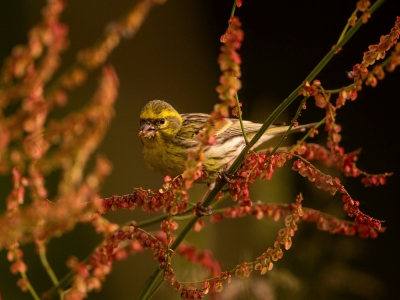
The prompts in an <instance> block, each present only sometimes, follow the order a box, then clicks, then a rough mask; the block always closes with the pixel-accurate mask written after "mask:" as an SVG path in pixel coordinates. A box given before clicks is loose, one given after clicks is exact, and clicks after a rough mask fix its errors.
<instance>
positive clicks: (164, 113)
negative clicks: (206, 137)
mask: <svg viewBox="0 0 400 300" xmlns="http://www.w3.org/2000/svg"><path fill="white" fill-rule="evenodd" d="M209 117H210V116H209V115H207V114H202V113H187V114H179V113H178V112H177V111H176V110H175V109H174V108H173V107H172V106H171V105H170V104H169V103H167V102H165V101H162V100H152V101H150V102H148V103H147V104H146V105H145V106H144V107H143V109H142V111H141V113H140V132H139V137H140V139H141V141H142V144H143V150H142V154H143V158H144V161H145V162H146V165H147V166H148V167H149V168H151V169H153V170H154V171H155V172H157V173H160V174H162V175H163V176H166V175H170V176H172V177H175V176H178V175H180V174H182V173H183V172H184V171H185V161H186V160H187V158H188V153H189V151H190V150H192V149H197V148H198V146H199V144H200V142H199V141H198V140H197V139H196V136H197V134H198V133H199V132H200V131H201V130H202V129H203V128H204V125H205V124H206V122H207V120H208V119H209ZM313 125H314V124H308V125H302V126H297V127H296V130H297V129H305V128H309V127H312V126H313ZM243 126H244V128H245V131H246V135H247V137H248V139H249V140H250V139H252V138H253V136H254V135H255V133H256V132H257V131H258V130H259V129H260V128H261V126H262V124H258V123H253V122H250V121H243ZM287 129H288V126H271V127H270V128H268V129H267V131H266V132H265V133H264V135H263V136H262V137H261V138H260V139H259V141H258V142H257V143H256V144H255V145H254V146H253V148H256V147H257V146H259V145H260V144H262V143H264V142H266V141H268V140H269V139H271V138H273V137H274V136H275V135H279V134H282V133H284V132H286V130H287ZM214 131H215V139H216V143H215V144H214V145H211V146H208V147H207V148H205V150H204V155H205V160H204V161H203V170H204V171H206V172H207V173H208V177H207V178H205V179H203V180H201V181H200V180H198V181H196V182H200V183H208V184H212V183H214V182H215V181H216V179H217V178H218V176H219V174H220V173H221V172H223V171H224V170H225V169H226V167H227V165H228V164H229V163H231V162H233V160H234V159H235V158H236V157H237V156H238V155H239V153H240V152H241V150H242V149H243V148H244V147H245V146H246V142H245V140H244V138H243V135H242V130H241V127H240V121H239V119H224V120H223V122H222V126H221V125H219V126H218V128H217V126H215V128H214Z"/></svg>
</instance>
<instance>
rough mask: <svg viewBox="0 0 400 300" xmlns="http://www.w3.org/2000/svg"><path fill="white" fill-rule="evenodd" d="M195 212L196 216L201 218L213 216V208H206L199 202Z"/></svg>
mask: <svg viewBox="0 0 400 300" xmlns="http://www.w3.org/2000/svg"><path fill="white" fill-rule="evenodd" d="M195 212H196V216H197V217H199V218H201V217H204V216H210V215H211V214H212V208H211V206H207V207H204V206H203V202H202V201H201V202H200V201H199V202H197V204H196V208H195Z"/></svg>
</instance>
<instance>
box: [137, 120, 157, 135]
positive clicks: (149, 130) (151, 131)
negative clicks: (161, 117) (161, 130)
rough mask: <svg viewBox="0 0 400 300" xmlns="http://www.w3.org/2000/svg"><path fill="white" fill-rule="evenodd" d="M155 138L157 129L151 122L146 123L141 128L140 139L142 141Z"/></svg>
mask: <svg viewBox="0 0 400 300" xmlns="http://www.w3.org/2000/svg"><path fill="white" fill-rule="evenodd" d="M155 136H156V128H155V127H154V125H153V124H151V123H150V122H146V123H144V124H143V125H142V126H141V127H140V132H139V137H140V138H141V139H143V138H147V139H152V138H154V137H155Z"/></svg>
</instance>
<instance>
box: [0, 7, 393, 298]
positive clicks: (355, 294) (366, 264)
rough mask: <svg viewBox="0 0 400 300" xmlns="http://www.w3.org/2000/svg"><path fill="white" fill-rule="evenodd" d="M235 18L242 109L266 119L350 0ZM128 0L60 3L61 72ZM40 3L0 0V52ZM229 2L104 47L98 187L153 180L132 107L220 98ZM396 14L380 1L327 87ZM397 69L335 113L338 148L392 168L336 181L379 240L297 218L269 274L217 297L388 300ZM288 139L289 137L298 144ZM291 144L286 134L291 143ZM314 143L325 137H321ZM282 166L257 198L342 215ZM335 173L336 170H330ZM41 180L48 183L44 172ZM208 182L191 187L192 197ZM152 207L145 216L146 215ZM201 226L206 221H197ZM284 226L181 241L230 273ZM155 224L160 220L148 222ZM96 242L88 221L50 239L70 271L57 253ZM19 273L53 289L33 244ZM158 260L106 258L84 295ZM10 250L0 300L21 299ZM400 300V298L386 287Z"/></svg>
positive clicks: (369, 164) (142, 277)
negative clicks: (111, 85) (112, 109)
mask: <svg viewBox="0 0 400 300" xmlns="http://www.w3.org/2000/svg"><path fill="white" fill-rule="evenodd" d="M243 2H244V3H243V6H242V8H240V9H238V10H237V15H238V16H239V17H240V19H241V20H242V22H243V30H244V32H245V39H244V42H243V47H242V49H241V51H240V53H241V56H242V60H243V64H242V73H243V77H242V82H243V88H242V90H241V91H240V93H239V96H240V99H241V101H243V110H244V117H245V118H246V119H250V120H253V121H258V122H263V121H264V120H265V119H266V117H267V116H268V114H269V113H270V112H272V110H273V109H274V107H276V106H277V105H278V104H279V103H280V102H281V101H282V100H283V99H285V98H286V96H288V95H289V93H290V92H291V91H292V90H293V89H294V88H296V87H297V86H298V85H299V84H300V83H301V82H302V81H303V79H304V78H305V77H306V76H307V75H308V73H309V72H310V71H311V70H312V69H313V67H314V66H315V65H316V64H317V63H318V62H319V61H320V59H321V58H322V57H323V56H324V55H325V54H326V53H327V52H328V51H329V49H330V48H331V46H332V45H333V44H334V43H336V41H337V39H338V37H339V35H340V33H341V31H342V29H343V27H344V25H345V23H346V21H347V19H348V17H349V16H350V14H351V13H352V12H353V11H354V8H355V3H356V1H319V0H307V1H273V2H272V1H246V0H244V1H243ZM132 3H134V1H129V0H119V1H117V2H115V1H113V2H112V1H105V0H85V1H69V2H68V7H67V9H66V11H65V13H64V15H63V18H62V21H63V22H64V23H66V24H67V25H68V27H69V37H70V42H71V45H70V47H69V49H68V50H67V51H66V52H65V54H64V56H63V64H62V68H61V70H60V72H62V71H63V70H65V69H66V68H67V67H68V66H69V65H70V64H71V63H72V62H73V61H74V59H75V55H76V52H77V51H78V50H79V49H81V48H83V47H88V46H90V45H92V44H93V43H94V42H95V41H96V39H97V38H98V37H99V36H100V35H101V33H102V32H103V30H104V28H105V27H106V26H107V24H108V23H109V22H111V21H113V20H115V19H116V18H118V17H119V16H120V15H121V14H123V13H124V11H126V10H127V8H129V7H130V6H131V5H132ZM44 4H45V1H44V0H41V1H39V0H1V1H0V59H1V61H2V60H3V59H4V58H5V57H6V56H7V55H8V54H9V53H10V51H11V49H12V47H13V46H14V45H17V44H21V43H25V42H26V33H27V32H28V30H29V28H30V27H31V26H32V25H34V24H35V23H36V22H38V21H39V20H40V8H41V7H42V6H43V5H44ZM231 7H232V1H231V0H230V1H227V0H219V1H212V0H201V1H185V0H175V1H174V0H171V1H167V2H166V3H165V4H164V5H162V6H156V7H155V8H154V9H152V10H151V12H150V14H149V16H148V18H147V20H146V21H145V23H144V24H143V26H142V28H141V29H140V31H139V32H137V34H136V35H135V36H134V37H133V38H132V39H129V40H126V41H123V42H122V43H121V45H120V46H119V47H118V48H117V49H116V50H115V51H114V52H113V53H112V55H111V56H110V57H109V59H108V62H109V63H110V64H112V65H113V66H114V67H115V69H116V71H117V73H118V76H119V79H120V91H119V97H118V100H117V103H116V117H115V119H114V120H113V122H112V123H111V124H110V129H109V133H108V134H107V136H106V138H105V139H104V142H103V143H102V145H101V148H100V149H99V151H100V152H102V153H105V154H106V155H107V157H108V158H109V159H110V160H111V161H112V162H113V166H114V169H113V173H112V174H111V176H110V177H109V178H108V180H107V181H106V183H105V184H104V186H103V189H102V195H104V196H110V195H112V194H127V193H130V192H131V191H132V188H133V187H140V186H141V187H144V188H151V189H157V188H159V187H160V186H161V184H162V177H161V176H160V175H157V174H155V173H153V172H152V171H151V170H148V169H147V168H146V166H145V164H144V162H143V159H142V157H141V143H140V141H139V139H138V138H137V133H138V115H139V113H140V110H141V108H142V107H143V105H144V104H146V103H147V102H148V101H149V100H152V99H164V100H166V101H168V102H170V103H171V104H172V105H173V106H174V107H175V108H176V109H177V110H178V111H180V112H210V111H211V110H212V106H213V104H214V103H216V102H217V101H218V98H217V94H216V92H215V87H216V86H217V85H218V78H219V74H220V72H219V68H218V64H217V62H216V60H217V56H218V54H219V47H220V42H219V38H220V36H221V35H222V34H223V33H224V31H225V29H226V26H227V20H228V18H229V14H230V11H231ZM396 15H400V3H399V1H397V0H388V1H386V3H384V4H383V6H382V7H381V8H379V9H378V11H377V12H376V13H375V14H374V15H373V17H372V19H371V20H370V21H369V22H368V24H367V25H366V26H363V27H362V28H361V30H359V32H357V34H356V36H354V37H353V38H352V39H351V41H350V42H349V43H348V44H347V45H346V46H345V48H344V50H343V51H342V52H340V53H339V54H338V55H337V56H336V57H335V58H334V59H333V60H332V62H331V63H330V64H329V65H328V66H327V67H326V68H325V70H324V71H323V72H322V73H321V74H320V75H319V76H318V79H320V80H321V82H322V84H323V86H324V87H325V88H339V87H341V86H344V85H348V84H350V83H351V81H350V80H349V79H348V78H347V77H346V71H350V70H351V69H352V66H353V65H354V64H356V63H359V62H360V61H361V59H362V53H363V52H364V51H365V50H367V47H368V45H371V44H376V43H377V42H378V41H379V37H380V36H381V35H383V34H387V33H388V32H389V30H390V29H391V28H392V27H393V24H394V22H395V20H396ZM97 78H98V72H94V73H92V74H91V76H90V78H89V80H88V82H87V84H86V85H85V86H84V87H82V88H79V89H78V90H77V91H75V92H73V93H71V95H70V98H69V103H68V105H67V107H66V108H65V109H60V110H58V111H56V112H54V113H53V116H55V117H61V116H63V115H65V114H67V113H68V111H71V110H73V109H77V108H79V107H81V106H83V105H84V104H85V102H86V101H88V100H89V99H90V97H91V95H92V93H93V92H94V90H95V88H96V82H97ZM399 100H400V71H399V70H397V72H395V73H393V74H387V78H386V79H385V80H384V81H383V82H380V83H379V85H378V87H376V88H370V87H366V88H364V90H363V91H362V92H361V93H360V96H359V98H358V99H357V101H355V102H352V103H347V104H346V106H345V107H344V108H343V109H341V110H340V111H339V112H338V117H337V120H338V122H339V123H341V124H343V131H342V134H343V141H342V145H343V146H344V147H345V149H346V150H347V151H352V150H355V149H358V148H360V147H361V148H362V149H363V151H362V155H361V157H360V160H359V162H358V165H359V167H360V168H361V169H364V170H366V171H368V172H370V173H383V172H395V175H394V176H393V177H392V178H390V179H389V180H388V183H387V185H385V186H383V187H379V188H364V187H363V186H362V185H361V183H360V182H359V180H358V179H343V180H344V182H345V184H346V188H347V189H348V191H349V192H350V194H351V195H352V196H353V198H355V199H359V200H360V203H361V209H362V210H363V211H364V212H365V213H367V214H369V215H372V216H374V217H376V218H378V219H381V220H385V221H386V222H385V226H387V231H386V233H384V234H381V235H380V236H379V238H378V239H375V240H364V239H361V238H358V237H342V236H331V235H329V234H327V233H324V232H319V231H317V229H316V228H315V226H314V225H313V224H301V226H300V229H299V231H298V233H297V235H296V236H295V238H294V241H293V247H292V248H291V249H290V250H289V251H287V252H285V255H284V258H283V259H282V260H281V261H279V262H278V263H277V264H276V265H275V267H274V270H273V271H272V272H270V273H269V274H268V275H267V276H262V277H261V276H257V275H256V274H255V273H254V274H253V275H252V277H251V278H250V279H246V280H240V281H239V282H237V283H235V282H233V283H232V284H231V285H229V286H228V285H225V288H224V292H223V293H222V294H221V299H289V298H290V299H396V298H397V297H398V280H399V275H398V270H399V267H400V264H399V260H398V252H399V250H400V246H399V245H400V240H399V237H400V235H399V230H400V226H399V224H398V222H399V221H398V219H399V218H398V215H399V213H400V205H399V184H400V181H399V173H400V172H399V171H400V168H399V156H398V155H399V153H400V151H399V150H400V147H399V142H398V140H397V139H398V138H399V134H398V130H399V122H398V107H399V105H398V103H399ZM296 109H297V107H296V105H293V106H292V107H291V108H290V109H289V110H288V112H287V114H286V115H284V116H282V117H281V118H280V119H279V120H278V121H283V122H290V119H291V117H292V115H293V114H294V112H295V110H296ZM323 114H324V112H323V111H322V110H319V109H317V108H315V107H314V105H313V102H312V101H311V100H310V102H309V103H308V105H307V110H306V111H304V112H303V115H302V117H301V119H300V120H299V121H300V123H307V122H314V121H318V120H320V119H321V118H322V117H323ZM295 138H296V137H294V138H293V139H292V140H291V141H292V142H293V141H295ZM289 142H290V141H288V143H289ZM320 142H322V143H323V137H321V138H320ZM289 165H290V164H288V165H287V166H286V168H283V169H282V170H279V171H278V172H276V174H275V176H274V179H273V180H272V181H271V182H261V183H257V184H256V186H255V187H254V188H253V192H254V193H253V200H258V199H260V200H263V201H269V202H288V201H293V199H294V197H295V195H296V194H297V193H298V192H300V191H301V192H302V193H303V195H304V198H305V201H304V202H303V203H304V206H307V207H313V208H317V209H321V210H324V211H326V212H330V213H333V214H335V215H336V216H338V217H343V218H346V216H345V215H344V213H343V212H342V211H341V206H342V203H341V200H340V196H339V195H337V196H334V197H331V196H330V195H328V194H326V193H324V192H321V191H319V190H317V189H316V188H314V187H313V186H312V184H311V183H309V182H307V181H306V180H305V179H303V178H299V176H298V175H296V174H295V173H294V172H291V171H290V166H289ZM333 174H336V175H338V174H337V173H336V172H333ZM0 180H1V181H0V184H1V185H0V195H1V198H0V199H1V200H0V210H1V211H3V210H4V209H5V200H4V199H5V198H4V195H6V193H7V187H9V186H10V183H9V182H10V179H9V178H5V177H3V178H1V179H0ZM50 183H51V180H50ZM203 190H204V187H202V186H195V187H194V188H193V191H191V197H193V199H196V198H195V197H197V196H198V195H199V194H201V193H202V192H203ZM106 217H107V218H109V219H110V220H112V221H113V222H117V223H123V222H125V221H129V220H143V219H145V218H148V217H149V216H148V215H146V214H144V213H141V212H140V211H134V212H117V213H112V214H107V215H106ZM151 217H152V216H151ZM207 224H208V223H207ZM280 226H282V224H281V223H278V224H275V223H274V222H272V221H266V220H264V221H256V220H253V219H250V218H247V219H241V220H225V221H224V222H222V223H219V224H215V225H207V226H206V228H205V229H204V230H203V231H202V232H200V233H193V234H191V235H190V237H189V240H190V241H191V242H196V243H198V244H199V245H201V247H204V248H210V249H212V251H213V253H214V255H215V257H217V258H218V259H219V260H220V261H221V263H222V268H223V269H232V268H233V267H234V266H235V265H236V264H238V263H240V262H242V261H243V260H250V259H254V258H256V257H257V256H258V255H259V254H260V253H262V252H263V251H264V250H265V249H266V248H267V247H268V246H270V245H271V244H272V243H273V241H274V239H275V236H276V232H277V229H278V228H279V227H280ZM151 229H157V228H156V227H154V228H150V229H149V230H151ZM98 241H99V238H98V237H97V236H96V235H95V234H94V232H93V230H92V228H91V227H90V226H84V225H79V226H77V228H76V229H75V230H74V231H73V232H71V233H68V234H65V235H64V236H62V237H60V238H56V239H54V240H53V241H52V243H51V244H50V245H49V248H48V252H49V261H50V263H51V264H52V265H53V266H54V268H55V271H56V273H57V275H58V276H59V277H61V276H62V275H63V274H65V273H66V272H67V268H66V266H65V260H66V259H67V257H68V256H69V255H70V254H73V255H76V256H78V257H79V258H81V259H82V258H84V257H85V256H86V255H87V254H88V253H90V251H91V249H92V248H93V247H94V246H95V245H96V244H97V243H98ZM23 250H24V253H25V261H26V262H27V263H28V268H29V269H28V276H29V277H30V279H31V281H32V283H33V284H34V286H36V287H37V290H38V291H39V292H41V291H44V290H46V289H47V288H48V287H49V286H50V280H49V279H48V278H47V275H46V274H45V273H44V271H43V269H42V267H41V265H40V262H39V259H38V257H37V256H36V254H35V253H34V247H33V246H32V245H27V246H24V247H23ZM155 267H156V262H154V261H152V260H151V258H150V255H149V253H148V252H145V253H142V254H138V255H136V256H133V257H130V258H129V259H128V260H126V261H123V262H119V263H116V264H115V265H114V267H113V272H112V273H111V275H110V276H108V278H107V281H106V282H105V284H104V286H103V289H102V291H101V293H99V294H96V293H92V294H90V296H89V298H88V299H111V298H112V299H121V300H125V299H133V298H135V296H136V295H137V293H138V291H139V289H140V287H141V286H142V285H143V284H144V282H145V281H146V279H147V277H148V275H150V274H151V273H152V272H153V270H154V268H155ZM8 269H9V263H8V262H7V260H6V252H5V251H1V252H0V293H1V295H2V297H3V299H31V297H30V295H28V294H23V293H21V292H20V291H19V289H18V288H17V286H16V280H17V276H14V275H11V273H10V272H9V270H8ZM175 269H176V270H177V271H178V274H179V276H181V277H180V278H185V279H188V280H193V278H197V279H200V278H201V276H202V274H203V273H202V271H201V270H199V269H195V270H192V269H191V268H189V265H188V264H187V263H185V262H184V261H179V260H178V262H177V266H176V267H175ZM396 296H397V297H396ZM155 299H179V295H178V294H175V293H174V292H171V289H170V288H167V289H163V288H162V289H161V290H160V291H159V292H158V294H157V295H156V297H155Z"/></svg>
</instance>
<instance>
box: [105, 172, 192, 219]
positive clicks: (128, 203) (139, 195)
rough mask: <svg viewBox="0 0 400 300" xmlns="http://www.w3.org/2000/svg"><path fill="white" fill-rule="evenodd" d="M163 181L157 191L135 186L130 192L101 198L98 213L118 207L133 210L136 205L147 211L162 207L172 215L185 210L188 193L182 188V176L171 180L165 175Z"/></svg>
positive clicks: (114, 209) (157, 209)
mask: <svg viewBox="0 0 400 300" xmlns="http://www.w3.org/2000/svg"><path fill="white" fill-rule="evenodd" d="M164 182H165V183H164V186H163V189H159V190H158V191H157V192H153V191H151V190H144V189H142V188H137V189H135V190H134V191H133V193H132V194H128V195H123V196H112V197H109V198H103V199H102V204H101V205H102V206H101V210H99V213H100V214H104V213H106V212H107V211H110V210H111V211H116V210H120V209H124V210H134V209H135V208H136V207H137V206H139V207H140V208H141V209H142V210H143V211H145V212H148V213H153V212H154V211H160V210H162V209H163V210H164V211H165V212H167V213H171V214H173V215H175V214H178V213H183V212H185V211H186V209H187V198H188V194H187V192H186V191H185V190H184V189H182V184H183V181H182V176H178V177H176V178H175V179H173V180H172V179H171V177H170V176H166V177H165V178H164ZM176 199H177V200H178V201H176Z"/></svg>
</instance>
